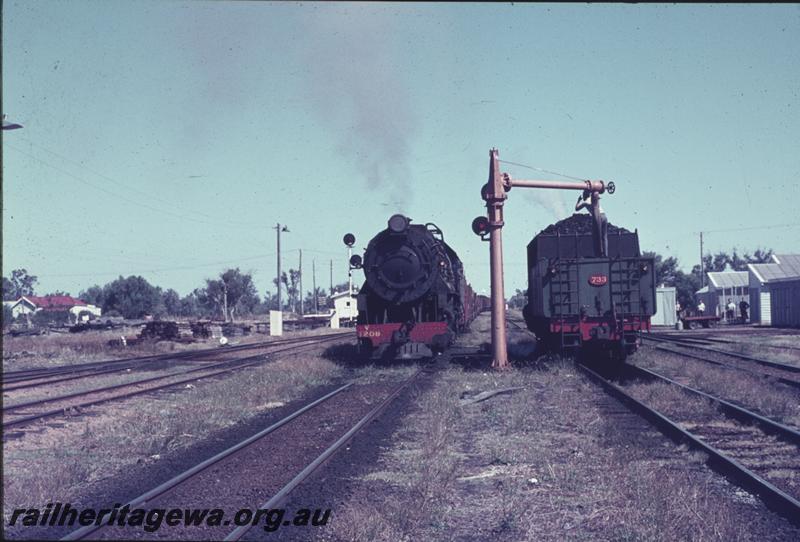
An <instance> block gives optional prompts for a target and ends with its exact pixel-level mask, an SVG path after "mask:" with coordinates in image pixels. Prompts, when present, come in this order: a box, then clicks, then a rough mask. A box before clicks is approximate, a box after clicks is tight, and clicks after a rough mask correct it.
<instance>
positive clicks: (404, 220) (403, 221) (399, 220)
mask: <svg viewBox="0 0 800 542" xmlns="http://www.w3.org/2000/svg"><path fill="white" fill-rule="evenodd" d="M409 222H411V221H410V220H409V219H408V217H405V216H403V215H392V216H391V218H389V229H390V230H391V231H392V232H394V233H403V232H404V231H406V230H407V229H408V224H409Z"/></svg>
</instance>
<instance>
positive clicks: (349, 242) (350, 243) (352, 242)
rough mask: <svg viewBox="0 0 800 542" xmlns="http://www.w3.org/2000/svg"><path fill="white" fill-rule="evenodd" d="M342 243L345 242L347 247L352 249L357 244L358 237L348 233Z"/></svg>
mask: <svg viewBox="0 0 800 542" xmlns="http://www.w3.org/2000/svg"><path fill="white" fill-rule="evenodd" d="M342 241H344V244H345V245H347V246H349V247H351V246H353V245H355V244H356V236H355V235H353V234H352V233H346V234H345V235H344V239H342Z"/></svg>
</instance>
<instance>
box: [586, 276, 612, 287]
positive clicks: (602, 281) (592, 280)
mask: <svg viewBox="0 0 800 542" xmlns="http://www.w3.org/2000/svg"><path fill="white" fill-rule="evenodd" d="M607 283H608V277H607V276H606V275H590V276H589V284H591V285H592V286H605V285H606V284H607Z"/></svg>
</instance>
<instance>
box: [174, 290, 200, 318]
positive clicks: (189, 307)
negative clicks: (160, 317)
mask: <svg viewBox="0 0 800 542" xmlns="http://www.w3.org/2000/svg"><path fill="white" fill-rule="evenodd" d="M179 314H180V315H181V316H195V317H196V316H201V311H200V303H199V302H198V300H197V294H196V293H195V292H192V293H190V294H188V295H186V296H184V297H183V298H181V305H180V313H179Z"/></svg>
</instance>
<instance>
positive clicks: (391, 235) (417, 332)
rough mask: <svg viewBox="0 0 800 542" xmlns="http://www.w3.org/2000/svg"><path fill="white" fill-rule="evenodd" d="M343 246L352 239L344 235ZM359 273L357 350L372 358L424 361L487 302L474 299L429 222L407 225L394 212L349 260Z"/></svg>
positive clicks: (460, 269)
mask: <svg viewBox="0 0 800 542" xmlns="http://www.w3.org/2000/svg"><path fill="white" fill-rule="evenodd" d="M344 242H345V244H346V245H348V246H350V247H352V246H353V244H354V243H355V237H354V236H353V235H352V234H350V233H348V234H347V235H345V237H344ZM350 266H351V268H353V269H363V270H364V278H365V282H364V285H363V286H362V288H361V290H360V291H359V293H358V296H357V305H358V318H357V321H356V335H357V337H358V344H359V350H360V351H361V352H362V353H363V354H367V355H369V356H370V357H372V358H384V359H386V358H402V359H413V358H425V357H429V356H433V355H434V353H437V352H441V351H443V350H444V349H446V348H447V347H448V346H449V345H450V344H452V342H453V340H454V339H455V335H456V334H457V333H459V332H460V331H462V330H464V328H466V326H467V325H468V324H469V322H470V321H472V319H473V318H474V317H475V316H476V315H477V313H478V312H480V311H481V310H484V309H485V308H487V307H488V298H486V297H485V296H476V295H475V293H474V292H473V291H472V288H471V287H470V285H469V284H468V283H467V281H466V280H465V278H464V268H463V265H462V263H461V260H460V259H459V258H458V255H457V254H456V253H455V251H453V249H452V248H450V246H448V245H447V243H445V242H444V236H443V235H442V231H441V230H440V229H439V228H438V227H437V226H436V225H435V224H432V223H427V224H411V219H410V218H408V217H406V216H404V215H401V214H396V215H393V216H392V217H390V218H389V221H388V225H387V228H386V229H385V230H383V231H381V232H379V233H378V234H377V235H376V236H375V237H373V238H372V240H371V241H370V242H369V245H367V248H366V250H365V251H364V257H363V259H362V257H361V256H360V255H358V254H355V255H353V256H352V257H351V259H350Z"/></svg>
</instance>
